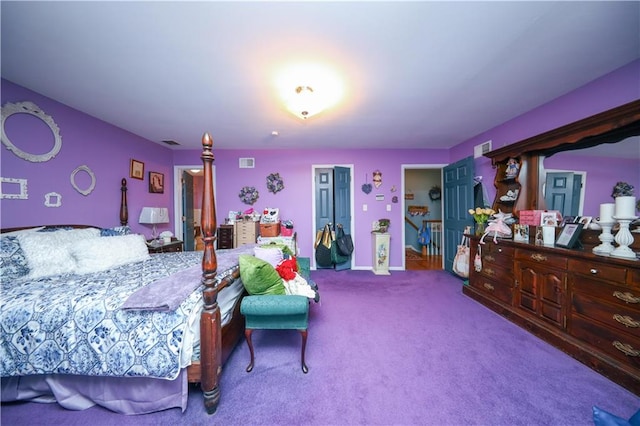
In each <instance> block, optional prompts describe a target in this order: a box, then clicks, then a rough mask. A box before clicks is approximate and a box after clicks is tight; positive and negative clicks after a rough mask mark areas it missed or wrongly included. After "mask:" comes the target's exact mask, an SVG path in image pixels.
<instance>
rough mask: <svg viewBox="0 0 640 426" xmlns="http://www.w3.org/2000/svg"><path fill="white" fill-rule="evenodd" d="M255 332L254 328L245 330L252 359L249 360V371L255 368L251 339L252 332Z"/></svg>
mask: <svg viewBox="0 0 640 426" xmlns="http://www.w3.org/2000/svg"><path fill="white" fill-rule="evenodd" d="M252 332H253V330H252V329H250V328H247V329H245V330H244V337H245V338H246V339H247V345H249V353H250V354H251V361H250V362H249V365H248V366H247V373H251V370H253V360H254V356H253V342H252V341H251V333H252Z"/></svg>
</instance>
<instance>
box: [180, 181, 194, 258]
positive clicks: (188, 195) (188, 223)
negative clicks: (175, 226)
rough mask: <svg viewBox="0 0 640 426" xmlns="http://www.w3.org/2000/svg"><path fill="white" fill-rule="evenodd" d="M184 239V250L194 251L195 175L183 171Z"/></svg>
mask: <svg viewBox="0 0 640 426" xmlns="http://www.w3.org/2000/svg"><path fill="white" fill-rule="evenodd" d="M182 211H183V212H184V216H182V239H183V240H184V250H185V251H194V250H195V244H194V236H193V176H191V175H190V174H189V173H188V172H186V171H183V172H182Z"/></svg>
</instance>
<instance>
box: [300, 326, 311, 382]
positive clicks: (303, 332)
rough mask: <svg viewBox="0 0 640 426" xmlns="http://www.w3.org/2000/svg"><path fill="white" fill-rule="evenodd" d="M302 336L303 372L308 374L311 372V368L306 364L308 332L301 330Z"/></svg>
mask: <svg viewBox="0 0 640 426" xmlns="http://www.w3.org/2000/svg"><path fill="white" fill-rule="evenodd" d="M300 334H301V335H302V357H301V358H302V372H303V373H304V374H307V373H308V372H309V367H307V364H305V362H304V352H305V349H306V348H307V330H300Z"/></svg>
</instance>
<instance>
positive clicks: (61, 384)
mask: <svg viewBox="0 0 640 426" xmlns="http://www.w3.org/2000/svg"><path fill="white" fill-rule="evenodd" d="M202 147H203V151H202V155H201V158H202V161H203V166H204V184H203V187H204V189H203V202H202V218H201V226H202V235H203V242H204V251H203V252H178V253H162V254H153V255H149V254H148V252H147V251H146V250H145V249H146V245H145V243H144V239H143V237H142V236H139V235H135V234H130V235H122V236H120V235H115V234H112V233H111V232H115V233H116V234H117V233H118V232H121V231H122V230H123V229H127V227H126V224H127V223H128V205H127V183H126V180H125V179H122V181H121V202H120V224H121V227H119V228H111V229H109V230H105V229H101V228H96V227H92V226H89V225H55V226H52V225H48V226H46V227H44V228H45V229H42V228H43V227H42V226H39V227H23V228H12V229H3V230H2V244H3V250H4V248H5V245H11V246H12V247H13V249H14V252H13V254H15V253H16V250H17V252H18V254H20V255H21V256H22V257H23V258H25V257H26V259H27V260H28V261H29V262H27V263H28V265H27V266H28V267H31V269H30V272H29V271H28V274H26V275H25V274H24V273H23V272H24V271H22V272H21V271H20V270H19V269H13V266H15V265H10V264H9V261H10V260H13V259H10V258H9V257H8V256H5V252H4V251H3V258H2V261H3V271H2V273H3V277H2V290H3V291H2V293H3V294H2V306H3V308H2V312H1V313H0V320H1V322H2V324H1V325H2V329H3V332H2V334H1V335H0V352H1V355H2V358H3V361H2V370H1V371H2V400H3V402H6V401H11V400H19V399H34V400H43V399H47V400H49V401H50V400H51V395H49V394H47V395H44V394H43V391H42V389H43V386H44V387H47V388H48V387H51V388H52V389H53V388H55V389H56V391H55V392H54V391H52V392H53V397H54V398H55V399H57V400H58V401H59V400H60V395H58V394H56V392H60V391H59V389H64V395H62V399H65V400H67V401H73V402H72V403H68V402H67V404H68V405H69V407H68V408H73V409H83V408H87V407H88V406H91V405H94V404H99V405H103V406H105V407H107V408H109V409H112V410H115V411H120V412H123V413H127V414H136V413H143V412H150V411H157V410H160V409H166V408H171V407H175V406H179V407H181V408H182V409H183V410H184V409H185V408H186V401H187V393H188V383H199V384H200V387H201V389H202V392H203V398H204V405H205V408H206V410H207V412H208V413H209V414H212V413H214V412H215V411H216V409H217V407H218V404H219V402H220V383H219V377H220V373H221V369H222V365H223V363H224V362H225V361H226V360H227V358H228V357H229V355H230V354H231V352H232V350H233V348H234V347H235V346H236V344H237V343H238V342H239V341H240V339H241V336H242V335H243V331H244V319H243V317H242V315H240V300H241V298H242V296H243V295H244V294H245V291H244V287H243V286H242V282H241V281H240V279H239V268H238V261H237V257H238V256H239V254H243V253H251V252H252V249H253V247H252V246H247V247H244V248H241V249H232V250H222V251H220V253H219V254H216V251H215V250H214V243H215V239H216V219H215V214H216V213H215V205H214V194H213V175H212V173H213V167H212V164H213V161H214V156H213V153H212V147H213V141H212V139H211V137H210V136H209V134H205V135H204V136H203V138H202ZM61 229H62V230H61ZM42 231H55V232H42ZM105 231H109V232H107V233H105ZM80 234H81V235H80ZM78 235H80V236H78ZM114 235H115V236H114ZM63 236H64V238H73V239H74V240H73V241H72V242H68V241H65V240H64V239H60V238H62V237H63ZM50 237H51V238H53V241H56V243H55V244H58V245H57V246H49V247H48V250H49V252H48V255H50V256H53V257H55V256H62V257H61V259H62V260H61V261H59V262H58V263H59V264H61V265H63V266H64V264H65V263H64V260H65V259H66V258H65V257H64V256H67V257H68V258H69V259H71V260H72V261H74V262H75V263H74V262H70V264H72V265H73V267H70V268H71V269H69V270H64V268H63V269H60V270H59V271H57V272H58V273H57V274H55V275H51V274H48V272H49V271H47V270H44V271H42V270H38V269H37V267H36V266H34V263H32V262H31V261H32V258H31V257H29V256H30V255H33V251H34V250H35V251H37V250H38V248H39V247H38V246H37V244H38V243H43V244H44V243H46V244H50ZM103 237H107V238H103ZM78 238H79V239H81V241H79V240H78ZM127 238H129V239H127ZM34 241H35V244H34ZM60 241H62V242H64V244H62V243H60ZM141 241H142V242H141ZM140 244H142V246H140ZM34 246H35V249H34ZM80 246H82V250H83V251H80V250H79V248H80ZM98 247H103V249H100V250H98V249H97V248H98ZM133 247H137V252H135V249H134V248H133ZM140 247H142V248H140ZM41 248H42V249H46V248H45V247H44V246H43V247H41ZM118 249H120V250H121V251H122V250H124V251H125V252H132V253H133V252H135V255H134V254H131V256H130V257H129V258H128V259H124V260H122V259H121V258H119V259H110V260H109V258H110V257H111V256H113V255H114V251H118ZM141 250H143V251H144V253H142V252H141ZM21 251H23V252H24V253H21ZM92 253H93V254H94V255H95V256H94V258H89V259H87V257H88V256H90V255H91V254H92ZM116 254H118V255H120V256H122V253H116ZM126 255H127V253H125V256H126ZM74 256H75V257H74ZM23 260H24V259H23ZM87 260H88V261H89V262H88V263H87ZM105 260H108V261H111V262H112V264H109V263H108V261H107V265H108V267H109V269H106V268H107V266H104V265H105ZM96 261H97V262H98V263H99V266H98V267H97V269H96V270H95V272H94V271H93V270H91V271H90V272H87V268H86V266H87V264H90V265H93V264H95V262H96ZM83 262H84V264H83ZM45 264H46V260H45ZM81 264H82V265H84V272H82V273H81V272H79V271H81V270H82V267H81ZM46 265H48V266H49V267H51V265H52V264H50V263H49V264H46ZM22 266H24V265H22ZM54 266H56V265H54ZM218 268H220V270H218ZM53 269H55V268H53ZM36 271H39V275H38V274H35V272H36ZM21 273H22V275H21ZM11 274H13V275H12V276H10V275H11ZM118 274H120V275H118ZM149 275H150V276H149ZM118 276H120V277H122V276H124V277H127V278H126V279H125V278H118ZM132 276H133V277H134V278H133V279H132V278H130V277H132ZM127 280H129V281H131V282H130V283H127ZM182 282H186V284H187V286H185V288H184V289H180V290H177V291H174V287H171V286H173V285H177V284H182ZM127 285H130V287H127ZM63 287H64V288H67V289H66V290H64V289H63ZM167 289H170V290H169V291H166V290H167ZM83 291H86V292H87V294H84V293H83ZM154 292H155V293H158V292H165V293H172V297H173V296H175V294H173V293H176V292H177V293H178V295H179V294H180V293H181V292H182V293H184V298H182V297H181V298H180V299H179V300H169V301H167V300H162V301H159V302H158V301H156V300H154V301H153V304H152V305H148V304H147V303H149V301H148V300H147V299H144V297H149V295H154V294H155V293H154ZM49 295H51V296H50V297H51V299H47V300H44V301H43V300H42V299H46V298H47V297H49ZM122 295H126V298H123V300H120V299H118V297H120V296H122ZM136 297H137V298H136ZM141 297H143V298H142V299H141ZM65 298H67V299H65ZM134 299H135V300H134ZM183 299H184V300H183ZM47 301H48V302H49V303H51V305H50V306H48V305H47V304H46V303H45V302H47ZM123 301H124V303H123ZM140 303H142V304H140ZM166 306H169V308H168V309H165V308H166ZM222 311H224V312H222ZM51 312H53V313H51ZM64 315H68V318H67V317H65V316H64ZM69 324H71V325H69ZM197 325H199V331H198V327H197ZM157 329H160V330H159V331H158V330H157ZM65 333H70V334H69V335H67V334H65ZM74 333H75V334H74ZM162 333H166V335H163V334H162ZM198 336H199V338H198ZM56 339H57V340H56ZM154 339H155V340H154ZM85 340H86V342H85ZM191 341H193V342H191ZM198 343H199V356H197V353H198ZM183 345H184V347H183ZM118 346H120V347H123V348H124V349H126V350H124V351H120V352H117V351H115V349H117V347H118ZM45 347H46V348H45ZM192 352H193V353H194V354H196V355H193V356H192V355H191V354H192ZM53 381H55V383H56V384H55V386H51V383H52V382H53ZM44 383H46V385H44ZM164 388H166V389H167V390H166V392H165V391H163V390H162V389H164ZM132 389H134V390H132ZM159 392H165V393H159ZM144 393H151V395H150V396H148V397H147V398H151V399H153V401H148V400H142V401H138V400H136V398H138V397H139V396H140V394H144ZM95 394H97V395H98V396H96V395H95ZM105 394H111V395H115V396H113V399H118V402H117V403H114V402H112V401H106V402H105V401H104V399H105V397H104V395H105Z"/></svg>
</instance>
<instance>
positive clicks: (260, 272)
mask: <svg viewBox="0 0 640 426" xmlns="http://www.w3.org/2000/svg"><path fill="white" fill-rule="evenodd" d="M238 260H239V262H240V278H242V282H243V284H244V288H246V289H247V292H248V293H249V294H252V295H260V294H285V291H284V284H283V283H282V278H280V275H279V274H278V272H277V271H276V270H275V268H274V267H273V266H271V264H270V263H269V262H266V261H264V260H262V259H258V258H257V257H255V256H251V255H248V254H241V255H240V256H239V257H238Z"/></svg>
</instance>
